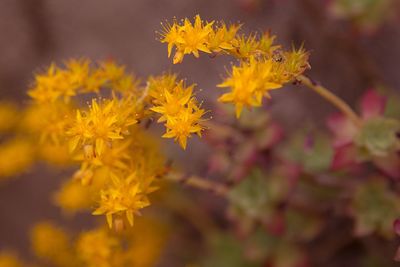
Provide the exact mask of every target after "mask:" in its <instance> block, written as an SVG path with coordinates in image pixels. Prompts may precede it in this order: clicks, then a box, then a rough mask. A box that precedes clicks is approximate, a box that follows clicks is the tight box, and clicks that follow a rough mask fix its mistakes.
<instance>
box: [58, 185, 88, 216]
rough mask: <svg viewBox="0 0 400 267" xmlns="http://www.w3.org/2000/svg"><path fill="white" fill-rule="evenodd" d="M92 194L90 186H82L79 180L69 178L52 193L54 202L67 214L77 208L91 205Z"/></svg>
mask: <svg viewBox="0 0 400 267" xmlns="http://www.w3.org/2000/svg"><path fill="white" fill-rule="evenodd" d="M92 197H93V195H92V194H91V192H90V187H88V186H83V185H82V184H81V183H80V182H79V181H76V180H69V181H67V182H65V183H64V184H63V185H62V187H61V189H60V190H59V191H57V192H56V193H55V195H54V202H55V204H56V205H57V206H59V207H61V208H62V209H63V211H64V212H66V213H67V214H73V213H75V212H76V211H79V210H85V209H88V208H90V207H91V205H92V204H94V203H93V201H92V199H91V198H92Z"/></svg>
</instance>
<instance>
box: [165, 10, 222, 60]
mask: <svg viewBox="0 0 400 267" xmlns="http://www.w3.org/2000/svg"><path fill="white" fill-rule="evenodd" d="M213 23H214V22H213V21H212V22H210V23H204V22H203V21H202V20H201V18H200V16H199V15H196V17H195V19H194V23H193V24H192V23H191V22H190V20H189V19H187V18H186V19H185V20H184V22H183V25H179V24H177V23H176V21H174V23H173V24H172V25H169V24H168V25H167V26H166V27H164V32H163V33H162V34H161V36H162V37H163V38H162V39H161V42H162V43H168V55H169V56H170V54H171V51H172V47H173V46H176V53H175V56H174V64H176V63H180V62H182V60H183V56H184V55H186V54H193V55H194V56H195V57H199V51H203V52H206V53H211V51H210V49H209V48H208V47H207V46H208V38H209V34H210V33H211V32H213V28H212V25H213Z"/></svg>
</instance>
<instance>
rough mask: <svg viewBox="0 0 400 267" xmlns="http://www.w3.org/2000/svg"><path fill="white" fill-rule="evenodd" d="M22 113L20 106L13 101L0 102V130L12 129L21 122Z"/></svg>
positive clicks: (2, 131)
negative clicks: (19, 110)
mask: <svg viewBox="0 0 400 267" xmlns="http://www.w3.org/2000/svg"><path fill="white" fill-rule="evenodd" d="M19 120H20V114H19V112H18V107H17V105H16V104H14V103H12V102H6V101H1V102H0V132H1V133H4V132H8V131H10V130H12V129H13V128H14V127H15V126H16V125H17V124H18V122H19Z"/></svg>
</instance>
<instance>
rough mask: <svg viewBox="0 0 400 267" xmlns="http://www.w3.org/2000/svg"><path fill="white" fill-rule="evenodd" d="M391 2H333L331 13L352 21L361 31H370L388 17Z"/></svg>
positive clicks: (366, 0)
mask: <svg viewBox="0 0 400 267" xmlns="http://www.w3.org/2000/svg"><path fill="white" fill-rule="evenodd" d="M393 3H394V1H393V0H334V1H332V4H331V5H330V10H331V13H332V14H333V15H334V16H336V17H338V18H345V19H349V20H352V21H353V22H354V23H355V24H356V25H357V26H359V27H361V29H365V30H370V29H374V28H376V27H377V26H379V25H380V24H381V23H382V22H383V21H384V20H385V19H387V18H388V17H389V14H390V11H391V9H390V8H391V6H392V4H393Z"/></svg>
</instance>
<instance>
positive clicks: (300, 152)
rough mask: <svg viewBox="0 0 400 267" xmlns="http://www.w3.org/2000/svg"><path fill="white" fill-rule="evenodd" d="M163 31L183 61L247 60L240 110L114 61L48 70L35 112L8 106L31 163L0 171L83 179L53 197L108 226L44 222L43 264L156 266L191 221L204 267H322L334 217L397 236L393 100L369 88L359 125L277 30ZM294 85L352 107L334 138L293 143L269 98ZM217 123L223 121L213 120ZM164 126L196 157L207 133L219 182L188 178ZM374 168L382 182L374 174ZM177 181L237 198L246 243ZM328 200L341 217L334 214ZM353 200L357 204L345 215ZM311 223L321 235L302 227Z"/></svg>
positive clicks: (175, 26) (236, 78)
mask: <svg viewBox="0 0 400 267" xmlns="http://www.w3.org/2000/svg"><path fill="white" fill-rule="evenodd" d="M162 28H163V29H162V31H161V32H160V33H159V37H160V42H161V43H165V44H166V45H167V55H168V57H172V58H173V59H172V61H173V63H174V64H178V63H179V64H181V63H183V59H184V57H185V56H188V55H193V56H194V57H196V58H198V57H199V56H200V54H201V53H205V54H209V55H210V56H212V57H215V56H228V57H231V58H232V59H233V60H235V63H233V64H232V65H231V69H230V70H228V71H227V74H226V77H225V78H224V79H223V81H221V82H220V83H219V84H217V85H216V87H218V88H223V90H227V91H225V93H223V94H222V95H221V96H220V97H219V98H218V101H219V102H221V103H224V104H225V103H229V104H232V105H234V112H232V111H231V110H230V109H229V108H227V107H226V105H220V106H218V107H215V110H212V111H208V110H206V109H205V108H204V107H203V106H202V101H199V100H198V99H197V96H196V90H197V88H196V85H195V84H188V83H187V82H186V80H184V79H180V78H179V77H178V75H176V74H173V73H168V72H166V73H164V74H162V75H156V76H150V77H148V78H147V79H144V80H140V79H138V78H137V77H136V76H134V75H133V74H131V73H129V72H128V71H127V70H126V68H125V67H124V66H122V65H119V64H117V63H116V62H114V61H111V60H105V61H99V62H94V61H91V60H89V59H86V58H79V59H71V60H67V61H65V62H64V63H62V64H56V63H51V64H50V66H48V67H47V68H46V69H44V70H42V71H38V72H37V73H35V75H34V80H33V82H32V83H31V84H30V87H29V90H28V95H29V97H30V101H29V103H28V104H27V106H26V107H25V108H23V109H18V108H17V107H15V106H14V105H13V104H10V103H6V102H4V103H0V133H1V134H2V135H3V136H4V137H5V138H4V139H5V141H4V140H2V143H1V146H0V156H2V157H4V158H14V159H16V160H14V161H0V177H2V178H3V177H4V178H6V177H11V176H15V175H18V174H20V173H22V172H24V171H26V170H28V169H29V168H32V167H33V166H34V164H35V162H46V163H48V164H50V165H55V166H58V167H61V168H64V169H67V170H72V171H71V173H70V174H71V175H70V177H67V179H65V180H64V181H63V182H62V183H61V187H60V188H59V189H58V190H57V191H56V192H55V193H54V194H52V201H53V203H54V204H55V205H56V206H58V207H59V208H60V209H61V210H62V212H63V213H64V214H67V215H69V216H72V215H74V214H75V213H77V212H89V213H90V214H92V215H95V216H98V215H100V216H102V217H103V218H104V217H105V219H103V220H101V222H103V223H100V224H99V225H97V226H96V227H95V228H93V229H89V230H85V231H81V232H80V233H69V232H68V231H67V230H65V229H64V228H63V227H61V226H57V225H56V224H54V223H52V222H41V223H38V224H36V225H35V226H34V227H33V228H32V230H31V235H30V237H31V246H32V249H33V253H34V255H35V257H36V261H37V262H38V263H39V264H44V265H46V266H61V267H63V266H72V267H75V266H76V267H79V266H89V267H90V266H99V267H114V266H121V267H122V266H139V267H147V266H148V267H150V266H155V264H157V261H158V257H160V255H161V254H162V251H163V250H164V249H165V247H166V243H167V237H168V236H169V235H170V233H171V232H173V231H178V232H179V231H180V230H181V229H179V227H180V226H179V225H180V224H179V223H181V222H179V219H176V217H178V218H180V220H182V218H184V220H187V221H188V222H190V224H192V226H193V227H194V228H195V229H196V231H198V232H200V233H201V236H202V237H203V238H204V240H202V241H204V244H205V245H204V246H206V247H207V248H208V249H211V251H209V252H208V254H209V257H208V258H207V259H205V260H200V259H196V261H197V262H199V264H200V265H199V266H229V267H232V266H309V265H307V264H308V262H309V261H310V254H307V253H306V252H305V251H306V249H304V248H303V247H302V246H301V244H304V243H305V242H310V240H313V238H317V236H318V235H319V234H321V233H322V232H323V231H324V229H323V227H322V226H321V225H323V222H324V219H326V218H324V216H325V215H326V213H327V211H330V209H332V210H337V213H339V214H340V215H338V216H339V217H340V216H341V217H340V218H341V219H343V218H345V219H347V220H348V219H349V218H350V219H351V220H352V221H354V225H355V226H354V227H355V230H354V236H357V237H364V236H366V235H369V234H372V233H377V235H379V236H383V237H384V238H391V237H392V236H393V235H392V233H391V229H390V225H391V223H392V221H394V220H395V218H396V216H397V215H398V212H400V206H399V205H398V192H397V191H396V190H398V189H391V188H389V186H388V184H389V182H388V181H390V179H398V178H400V171H399V170H400V168H399V166H400V160H399V158H398V155H397V154H398V152H399V150H400V142H399V139H398V137H399V136H398V135H399V132H400V122H399V120H398V117H396V118H389V117H388V116H386V115H385V113H384V111H385V109H386V102H385V101H386V100H385V99H384V97H383V96H381V95H380V94H378V93H376V92H375V91H370V92H368V93H367V94H366V95H365V96H363V98H362V100H361V110H360V114H357V113H356V112H355V111H354V110H353V109H352V108H351V107H350V106H349V105H347V104H346V103H345V102H344V101H343V100H342V99H341V98H339V97H338V96H336V95H334V94H333V93H332V92H330V91H329V90H328V89H326V88H325V87H323V86H321V85H319V84H318V83H316V82H315V81H313V80H312V79H311V78H309V77H307V76H306V75H305V74H304V72H305V71H306V70H308V69H309V68H310V64H309V61H308V60H309V52H308V51H307V50H306V49H305V48H304V46H303V45H301V46H300V47H298V48H296V47H294V46H293V47H292V48H290V49H284V48H283V46H281V45H279V44H276V43H275V42H276V37H275V36H274V35H272V34H271V33H270V32H263V33H251V34H247V35H246V34H243V33H241V28H242V25H239V24H231V25H229V24H226V23H225V22H216V21H205V20H203V19H202V18H201V17H200V16H199V15H197V16H195V18H194V19H193V20H190V19H188V18H185V19H183V20H180V21H179V20H177V19H174V20H172V22H165V23H162ZM289 84H295V85H297V84H301V85H304V86H305V87H307V88H309V89H311V90H312V91H314V92H316V93H317V94H319V95H320V96H321V97H323V98H324V99H326V100H328V101H329V102H330V103H331V104H333V105H334V106H335V107H337V108H338V109H339V111H340V112H341V113H340V114H339V115H335V116H333V117H332V118H329V119H328V122H327V124H328V128H329V129H330V130H331V131H332V133H333V136H330V137H328V135H327V134H326V133H325V132H324V133H320V132H317V131H315V130H314V129H310V130H309V131H307V132H298V133H295V134H293V135H290V136H289V137H285V136H284V134H283V130H282V127H281V126H280V125H279V124H278V123H276V122H275V121H274V120H273V119H272V118H271V116H270V115H269V114H268V113H267V112H264V111H263V110H261V109H256V108H257V107H261V106H262V105H263V101H264V98H266V99H271V94H272V91H275V90H277V89H281V88H283V87H284V86H285V85H289ZM218 90H220V89H218ZM210 112H213V113H214V112H215V114H218V115H221V114H222V116H217V117H216V118H215V119H213V118H212V117H211V115H209V113H210ZM234 117H235V118H234ZM7 121H12V122H13V123H12V124H7V123H6V122H7ZM153 122H157V123H162V124H163V125H164V128H165V132H164V133H163V134H162V135H161V137H163V138H170V139H173V140H174V141H175V142H176V143H178V145H179V146H180V147H181V148H182V149H183V150H186V149H188V147H190V144H189V145H188V140H189V139H190V138H191V137H192V136H194V135H197V136H198V137H202V135H203V133H205V135H206V137H205V138H204V139H205V140H206V141H207V142H208V143H209V144H211V147H213V152H214V153H212V155H211V156H210V158H209V159H208V164H209V166H208V168H207V172H205V173H207V174H209V175H210V176H211V177H212V178H213V177H214V176H213V175H215V176H216V177H217V179H216V180H213V179H212V178H210V179H209V178H202V177H200V176H197V175H188V174H184V173H183V172H182V171H179V170H177V169H176V168H175V166H174V165H173V164H172V162H171V160H168V159H167V158H166V155H165V154H164V153H163V151H162V146H161V145H160V140H157V136H156V135H155V134H154V131H153V129H150V125H151V124H152V123H153ZM311 128H312V127H311ZM10 133H11V134H10ZM329 138H331V139H329ZM331 141H332V142H331ZM331 143H333V145H332V146H331ZM189 149H190V148H189ZM367 164H368V166H369V168H370V169H373V171H371V172H370V173H368V174H367V175H366V174H365V173H367V172H366V171H365V169H367V168H366V167H365V166H366V165H367ZM359 170H362V171H360V172H359ZM338 173H339V174H338ZM351 175H354V176H355V177H358V178H356V179H354V183H353V184H348V185H347V184H346V185H345V186H343V185H342V184H341V183H340V182H341V181H342V180H340V179H342V178H343V177H342V176H351ZM324 177H328V178H325V180H324ZM359 177H363V178H365V179H364V180H362V179H361V178H359ZM310 180H311V182H310ZM167 181H172V182H176V183H177V184H185V185H188V186H191V187H194V188H197V189H200V190H203V191H208V192H210V193H212V194H214V195H216V196H217V197H220V198H222V199H223V201H225V203H226V204H227V205H226V206H227V207H226V210H225V209H224V213H226V214H227V216H226V217H227V218H224V220H225V221H224V222H225V223H226V224H229V225H231V226H230V229H231V230H232V231H231V232H232V233H231V232H229V231H224V230H223V229H222V228H223V227H221V226H219V225H218V223H219V222H215V221H213V220H212V219H211V218H210V217H211V216H210V215H209V214H208V213H207V211H211V210H212V208H214V207H212V206H213V205H210V204H204V205H197V204H198V203H197V204H196V203H195V200H193V197H192V195H188V193H186V192H184V191H179V189H177V187H176V186H174V183H167ZM156 191H158V193H154V194H153V192H156ZM328 191H329V192H328ZM341 191H343V192H345V193H344V194H341ZM153 195H154V196H153ZM343 195H345V196H343ZM348 195H355V196H356V197H351V198H349V197H348ZM371 195H373V199H372V200H370V199H369V198H370V197H371ZM336 197H337V198H336ZM153 199H154V202H155V203H156V204H155V206H156V209H157V207H158V208H160V207H161V209H160V210H156V211H159V213H160V214H157V215H156V216H154V214H152V213H151V212H154V210H153V211H150V214H151V215H150V216H147V215H148V214H146V215H144V216H143V217H142V218H140V219H138V220H137V217H138V216H141V215H142V213H144V210H148V209H146V208H147V207H149V206H151V203H152V202H153ZM360 199H361V200H360ZM204 202H205V203H208V202H210V200H209V199H207V200H204ZM325 202H327V203H332V206H329V207H328V208H329V209H328V208H326V206H323V205H322V203H325ZM344 202H345V203H346V204H344V205H343V206H345V207H344V208H343V207H342V206H339V207H337V206H335V204H337V203H344ZM365 203H367V204H365ZM368 203H372V204H371V205H370V204H368ZM376 203H378V204H376ZM379 204H381V205H383V206H385V208H387V211H386V210H385V211H382V210H380V207H379ZM164 207H166V208H167V209H170V210H171V213H173V214H174V215H175V217H174V216H171V215H170V214H166V212H165V211H164ZM150 210H151V209H150ZM210 213H212V212H210ZM334 216H336V215H332V217H334ZM154 217H155V218H154ZM96 218H97V217H96ZM218 218H219V219H221V218H220V217H218ZM221 220H223V219H221ZM160 221H164V222H165V221H166V222H167V223H162V222H160ZM389 221H390V223H389ZM293 222H295V223H293ZM297 222H298V225H297ZM395 222H396V225H397V224H400V223H399V222H398V221H395ZM174 223H175V224H177V225H178V226H173V225H174ZM325 223H326V222H325ZM326 224H327V223H326ZM299 225H300V226H299ZM303 226H304V227H309V228H310V229H308V228H307V229H305V230H304V231H302V230H303V229H300V230H299V227H300V228H301V227H303ZM397 227H399V226H398V225H397ZM172 230H173V231H172ZM179 233H181V232H179ZM182 234H186V233H185V232H182ZM237 237H239V238H242V239H245V240H244V242H238V238H237ZM315 240H316V239H315ZM346 241H347V240H346ZM352 241H353V240H352ZM176 242H177V243H179V242H182V241H179V240H178V241H176ZM180 245H182V247H185V246H186V245H190V244H186V243H185V242H182V244H180ZM192 245H193V244H192ZM265 248H267V249H265ZM166 250H167V249H166ZM193 250H194V251H195V250H196V249H193ZM226 250H228V251H229V252H228V253H225V254H224V251H226ZM288 251H289V252H290V255H291V256H290V257H289V258H287V259H286V258H285V257H284V256H285V253H288ZM172 252H174V251H173V249H172ZM190 256H193V255H190ZM197 256H198V255H197ZM221 262H222V263H223V264H225V265H220V264H221ZM180 263H181V262H179V263H177V264H178V265H177V266H180V265H179V264H180ZM184 264H188V262H184ZM25 265H26V263H23V262H21V261H20V260H19V259H18V258H17V257H16V256H15V255H14V254H13V253H12V252H4V253H2V254H0V267H3V266H7V267H8V266H25ZM32 266H33V265H32ZM40 266H41V265H40ZM186 266H191V265H186ZM193 266H197V265H193Z"/></svg>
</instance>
